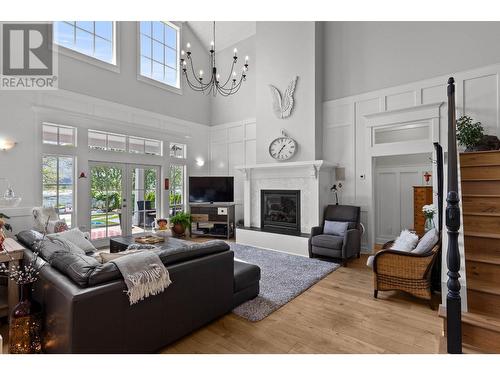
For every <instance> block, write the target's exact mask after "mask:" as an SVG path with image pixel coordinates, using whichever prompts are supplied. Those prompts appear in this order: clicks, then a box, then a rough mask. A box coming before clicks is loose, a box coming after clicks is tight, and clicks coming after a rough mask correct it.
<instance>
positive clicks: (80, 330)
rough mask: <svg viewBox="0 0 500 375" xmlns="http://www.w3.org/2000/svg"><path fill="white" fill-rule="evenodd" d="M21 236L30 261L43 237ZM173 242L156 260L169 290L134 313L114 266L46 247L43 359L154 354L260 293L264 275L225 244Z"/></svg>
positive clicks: (38, 293) (38, 294)
mask: <svg viewBox="0 0 500 375" xmlns="http://www.w3.org/2000/svg"><path fill="white" fill-rule="evenodd" d="M17 237H18V240H19V242H21V243H22V244H23V245H24V246H25V247H27V249H28V250H26V252H25V257H26V258H27V259H29V258H31V257H32V256H33V253H32V251H31V250H32V249H33V244H34V243H35V241H36V240H37V239H40V237H41V234H40V233H38V232H35V231H23V232H20V233H19V234H18V236H17ZM171 242H172V244H171V245H170V246H165V248H163V249H161V250H159V251H158V255H159V256H160V259H161V260H162V262H163V263H164V265H165V266H166V268H167V269H168V271H169V273H170V278H171V280H172V284H171V285H170V286H169V287H168V288H167V289H166V290H165V291H164V292H163V293H160V294H158V295H156V296H152V297H149V298H147V299H145V300H143V301H141V302H139V303H137V304H135V305H133V306H130V304H129V301H128V297H127V296H126V294H125V293H124V290H126V286H125V283H124V281H123V279H122V277H121V274H120V272H119V271H118V269H117V268H116V266H115V265H114V264H113V263H105V264H101V263H99V262H98V261H97V260H95V259H94V258H93V257H92V256H89V255H77V254H74V253H70V252H68V251H67V250H66V249H65V248H64V247H62V246H60V245H58V244H57V243H55V242H52V241H50V240H45V241H44V246H43V250H42V252H41V257H40V258H39V259H38V266H39V267H41V270H40V280H39V281H38V282H37V284H36V286H35V292H34V297H35V299H36V300H37V301H38V302H40V303H41V304H42V307H43V310H44V335H43V350H44V352H46V353H152V352H156V351H158V350H160V349H161V348H163V347H165V346H166V345H168V344H170V343H172V342H174V341H176V340H178V339H179V338H181V337H183V336H185V335H186V334H188V333H190V332H192V331H194V330H196V329H198V328H200V327H202V326H203V325H205V324H207V323H209V322H211V321H213V320H214V319H217V318H219V317H221V316H223V315H224V314H226V313H228V312H229V311H231V310H232V309H233V308H234V307H236V306H238V305H239V304H241V303H243V302H245V301H247V300H249V299H252V298H255V297H256V296H257V295H258V294H259V280H260V268H259V267H257V266H255V265H252V264H248V263H244V262H240V261H238V260H235V259H234V253H233V252H232V251H231V250H230V247H229V246H228V245H227V244H226V243H225V242H223V241H210V242H206V243H204V244H194V245H185V244H184V245H181V244H180V242H179V241H171ZM169 243H170V241H169Z"/></svg>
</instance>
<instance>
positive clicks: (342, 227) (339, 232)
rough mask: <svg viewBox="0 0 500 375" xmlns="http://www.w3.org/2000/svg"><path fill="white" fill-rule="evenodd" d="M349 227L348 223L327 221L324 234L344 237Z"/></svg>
mask: <svg viewBox="0 0 500 375" xmlns="http://www.w3.org/2000/svg"><path fill="white" fill-rule="evenodd" d="M348 225H349V223H348V222H343V221H330V220H325V225H324V227H323V234H331V235H333V236H340V237H344V236H345V232H346V231H347V226H348Z"/></svg>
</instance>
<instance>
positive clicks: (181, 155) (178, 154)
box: [170, 143, 187, 159]
mask: <svg viewBox="0 0 500 375" xmlns="http://www.w3.org/2000/svg"><path fill="white" fill-rule="evenodd" d="M186 151H187V150H186V145H185V144H183V143H170V157H171V158H176V159H185V158H186Z"/></svg>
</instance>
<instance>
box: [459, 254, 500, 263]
mask: <svg viewBox="0 0 500 375" xmlns="http://www.w3.org/2000/svg"><path fill="white" fill-rule="evenodd" d="M465 260H466V261H467V262H469V261H471V262H480V263H488V264H495V265H497V266H500V257H492V256H490V255H484V254H483V255H478V254H474V253H470V254H468V253H467V251H465Z"/></svg>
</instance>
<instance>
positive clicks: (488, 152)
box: [460, 150, 500, 157]
mask: <svg viewBox="0 0 500 375" xmlns="http://www.w3.org/2000/svg"><path fill="white" fill-rule="evenodd" d="M494 153H499V154H500V151H499V150H487V151H474V152H461V153H460V157H467V156H471V157H472V156H475V155H477V154H494Z"/></svg>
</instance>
